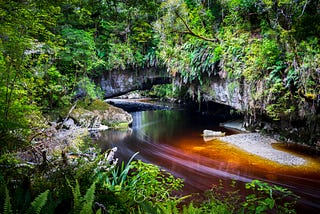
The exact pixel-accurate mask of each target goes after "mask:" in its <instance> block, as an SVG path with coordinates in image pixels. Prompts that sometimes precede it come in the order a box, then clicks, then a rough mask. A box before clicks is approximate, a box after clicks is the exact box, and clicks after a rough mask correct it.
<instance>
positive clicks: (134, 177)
mask: <svg viewBox="0 0 320 214" xmlns="http://www.w3.org/2000/svg"><path fill="white" fill-rule="evenodd" d="M132 167H133V172H132V173H131V174H130V177H129V178H128V180H129V182H130V183H131V185H129V189H130V191H129V196H130V197H133V198H134V199H135V200H136V201H145V200H147V201H153V202H161V201H167V200H168V199H170V195H171V193H172V192H173V191H175V190H178V189H180V188H181V187H182V186H183V184H182V180H181V179H177V178H174V177H173V175H171V174H170V173H167V172H165V171H163V170H160V168H159V167H157V166H155V165H152V164H147V163H143V162H142V161H140V160H138V161H134V162H132Z"/></svg>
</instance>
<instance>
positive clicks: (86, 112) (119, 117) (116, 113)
mask: <svg viewBox="0 0 320 214" xmlns="http://www.w3.org/2000/svg"><path fill="white" fill-rule="evenodd" d="M70 117H71V118H73V119H74V120H75V121H76V122H77V124H78V125H80V126H81V127H85V128H99V127H100V126H101V125H104V126H108V127H112V128H127V127H128V126H129V125H130V124H131V123H132V120H133V119H132V116H131V115H130V114H129V113H128V112H126V111H124V110H122V109H120V108H117V107H114V106H112V105H110V104H108V103H105V102H103V101H101V100H94V101H93V102H91V103H90V104H89V105H88V106H85V107H77V108H75V109H74V110H73V111H72V112H71V113H70Z"/></svg>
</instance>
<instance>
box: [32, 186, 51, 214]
mask: <svg viewBox="0 0 320 214" xmlns="http://www.w3.org/2000/svg"><path fill="white" fill-rule="evenodd" d="M48 195H49V190H46V191H45V192H43V193H41V194H40V195H38V196H37V197H36V198H35V199H34V200H33V202H32V203H31V207H30V209H29V212H28V213H32V214H34V213H35V214H39V213H40V211H41V209H42V207H43V206H44V205H45V204H46V202H47V199H48Z"/></svg>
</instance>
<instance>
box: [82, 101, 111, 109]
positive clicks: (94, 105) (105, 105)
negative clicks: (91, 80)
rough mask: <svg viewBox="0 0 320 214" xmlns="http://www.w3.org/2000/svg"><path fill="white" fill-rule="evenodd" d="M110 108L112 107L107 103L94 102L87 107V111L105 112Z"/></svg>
mask: <svg viewBox="0 0 320 214" xmlns="http://www.w3.org/2000/svg"><path fill="white" fill-rule="evenodd" d="M109 108H110V105H109V104H108V103H106V102H103V101H102V100H98V99H96V100H93V101H92V102H91V103H90V104H89V105H88V106H87V107H86V109H88V110H90V111H93V110H99V111H104V110H108V109H109Z"/></svg>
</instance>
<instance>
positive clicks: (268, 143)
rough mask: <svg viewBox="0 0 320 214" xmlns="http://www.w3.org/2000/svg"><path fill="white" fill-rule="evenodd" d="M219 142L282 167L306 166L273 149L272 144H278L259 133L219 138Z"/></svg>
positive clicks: (290, 156)
mask: <svg viewBox="0 0 320 214" xmlns="http://www.w3.org/2000/svg"><path fill="white" fill-rule="evenodd" d="M219 140H221V141H224V142H227V143H230V144H233V145H235V146H238V147H239V148H240V149H242V150H244V151H246V152H249V153H251V154H254V155H257V156H260V157H262V158H265V159H268V160H271V161H274V162H277V163H280V164H283V165H291V166H299V165H303V164H306V160H305V159H303V158H301V157H298V156H295V155H293V154H290V153H287V152H283V151H280V150H277V149H275V148H273V147H272V144H273V143H278V142H277V141H276V140H274V139H272V138H270V137H268V136H264V135H262V134H260V133H239V134H234V135H229V136H225V137H219Z"/></svg>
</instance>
